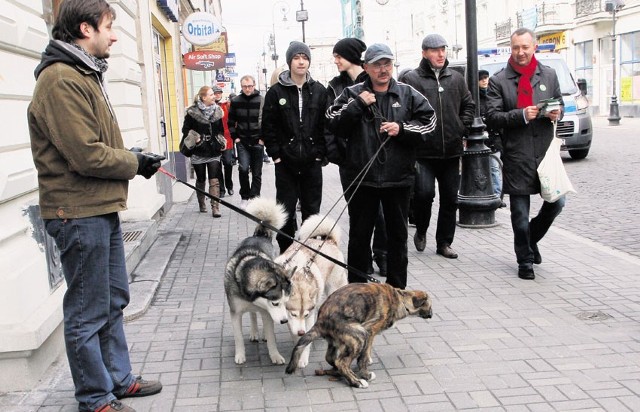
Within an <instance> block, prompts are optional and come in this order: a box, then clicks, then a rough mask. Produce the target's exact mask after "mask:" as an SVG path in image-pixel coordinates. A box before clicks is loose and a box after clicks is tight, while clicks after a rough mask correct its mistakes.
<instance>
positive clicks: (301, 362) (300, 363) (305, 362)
mask: <svg viewBox="0 0 640 412" xmlns="http://www.w3.org/2000/svg"><path fill="white" fill-rule="evenodd" d="M308 364H309V359H300V360H299V361H298V368H304V367H305V366H307V365H308Z"/></svg>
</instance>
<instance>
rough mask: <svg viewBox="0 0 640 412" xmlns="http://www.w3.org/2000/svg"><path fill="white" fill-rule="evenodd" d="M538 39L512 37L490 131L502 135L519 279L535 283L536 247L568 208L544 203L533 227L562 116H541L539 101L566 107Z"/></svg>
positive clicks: (496, 81)
mask: <svg viewBox="0 0 640 412" xmlns="http://www.w3.org/2000/svg"><path fill="white" fill-rule="evenodd" d="M535 50H536V35H535V33H533V32H532V31H531V30H529V29H524V28H522V29H518V30H516V31H515V32H513V34H512V35H511V58H510V59H509V62H508V63H507V66H506V67H505V68H504V69H502V70H501V71H499V72H498V73H496V74H495V75H493V76H492V77H491V78H490V79H489V92H488V93H487V113H486V117H487V125H488V126H489V127H491V128H494V129H501V130H502V145H503V156H502V161H503V164H504V169H503V172H504V176H503V177H504V180H503V184H504V186H503V190H504V193H506V194H508V195H509V206H510V208H511V226H512V228H513V243H514V249H515V252H516V258H517V261H518V277H520V278H521V279H534V278H535V274H534V272H533V264H534V263H535V264H540V263H542V256H541V255H540V251H539V250H538V242H539V241H540V240H541V239H542V237H543V236H544V235H545V233H547V231H548V230H549V227H551V224H552V223H553V221H554V219H555V218H556V217H557V216H558V215H559V214H560V212H561V211H562V208H563V207H564V203H565V198H564V196H563V197H562V198H560V199H558V200H557V201H556V202H554V203H550V202H546V201H545V202H544V203H543V204H542V207H541V208H540V211H539V212H538V215H537V216H536V217H534V218H533V219H531V221H529V212H530V201H531V195H532V194H536V193H540V179H539V177H538V172H537V169H538V166H539V165H540V162H541V161H542V159H543V158H544V155H545V152H546V151H547V148H548V147H549V144H551V139H553V137H554V135H553V132H554V128H553V123H552V122H554V121H557V120H559V119H561V118H562V110H561V109H560V110H553V111H549V112H545V113H543V112H542V111H541V110H540V109H539V108H538V106H537V103H539V102H540V101H541V100H545V99H549V98H555V99H558V100H560V102H562V93H561V91H560V83H559V82H558V76H557V75H556V72H555V70H553V69H552V68H550V67H547V66H545V65H543V64H540V63H538V61H537V60H536V58H535V54H534V53H535Z"/></svg>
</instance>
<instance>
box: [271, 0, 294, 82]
mask: <svg viewBox="0 0 640 412" xmlns="http://www.w3.org/2000/svg"><path fill="white" fill-rule="evenodd" d="M276 6H278V7H280V13H282V21H287V12H288V11H289V5H288V4H287V3H286V2H284V1H278V2H276V3H275V4H274V5H273V8H272V9H271V24H272V28H273V33H271V34H272V36H271V37H269V44H270V45H272V46H273V54H272V55H271V59H272V60H273V70H274V71H275V70H278V57H279V56H278V52H277V49H276V17H275V11H276Z"/></svg>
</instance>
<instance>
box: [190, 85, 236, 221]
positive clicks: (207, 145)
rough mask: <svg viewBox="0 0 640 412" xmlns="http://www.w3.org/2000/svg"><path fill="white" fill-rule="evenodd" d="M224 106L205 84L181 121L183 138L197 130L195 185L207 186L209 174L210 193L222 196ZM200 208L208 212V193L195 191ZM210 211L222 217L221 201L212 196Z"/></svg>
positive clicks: (198, 186)
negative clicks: (206, 195) (216, 99)
mask: <svg viewBox="0 0 640 412" xmlns="http://www.w3.org/2000/svg"><path fill="white" fill-rule="evenodd" d="M223 116H224V113H223V112H222V108H221V107H220V106H218V105H217V104H216V102H215V95H214V92H213V89H212V88H211V87H209V86H202V87H201V88H200V90H199V91H198V94H197V95H196V97H195V99H194V103H193V105H192V106H189V107H188V108H187V114H186V115H185V116H184V123H183V124H182V139H183V140H184V139H185V138H186V137H187V135H188V134H189V132H191V131H194V132H196V133H197V137H196V140H195V147H194V148H193V154H192V155H191V165H192V166H193V170H194V171H195V172H196V187H197V188H198V189H200V190H204V189H205V187H206V185H207V176H208V177H209V194H210V195H213V196H215V197H220V181H219V180H218V175H219V174H220V172H219V170H220V167H221V164H220V156H221V155H222V151H223V150H224V148H225V145H226V144H225V141H224V126H223V125H222V117H223ZM196 196H197V198H198V206H199V208H200V212H202V213H207V206H206V204H205V195H204V194H203V193H200V192H196ZM211 215H212V216H213V217H216V218H217V217H220V216H221V214H220V203H218V202H216V201H215V200H213V199H211Z"/></svg>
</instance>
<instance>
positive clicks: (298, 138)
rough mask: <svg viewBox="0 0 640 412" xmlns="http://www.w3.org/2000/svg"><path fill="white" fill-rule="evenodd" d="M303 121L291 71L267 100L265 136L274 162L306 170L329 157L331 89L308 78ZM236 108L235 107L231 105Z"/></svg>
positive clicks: (269, 93) (263, 121)
mask: <svg viewBox="0 0 640 412" xmlns="http://www.w3.org/2000/svg"><path fill="white" fill-rule="evenodd" d="M300 92H301V93H302V101H303V104H302V120H301V118H300V109H299V107H298V87H297V86H296V84H295V83H293V81H292V80H291V76H290V73H289V71H288V70H286V71H284V72H282V73H281V74H280V76H279V78H278V83H276V84H274V85H273V86H271V88H270V89H269V91H267V94H266V96H265V98H264V108H263V112H262V136H263V140H264V143H265V147H266V149H267V153H268V154H269V156H270V157H271V158H273V159H274V160H275V159H281V160H282V161H283V162H285V164H289V165H291V166H297V167H299V166H303V165H306V164H309V163H310V162H313V161H315V160H316V159H319V160H322V159H323V158H324V156H325V151H326V149H325V139H324V134H325V128H324V111H325V109H326V107H327V89H326V88H325V87H324V86H323V85H322V84H320V83H318V82H316V81H315V80H313V79H312V78H311V76H309V75H308V74H307V81H306V82H305V83H304V84H303V85H302V89H301V90H300ZM231 106H232V107H233V104H232V105H231Z"/></svg>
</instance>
